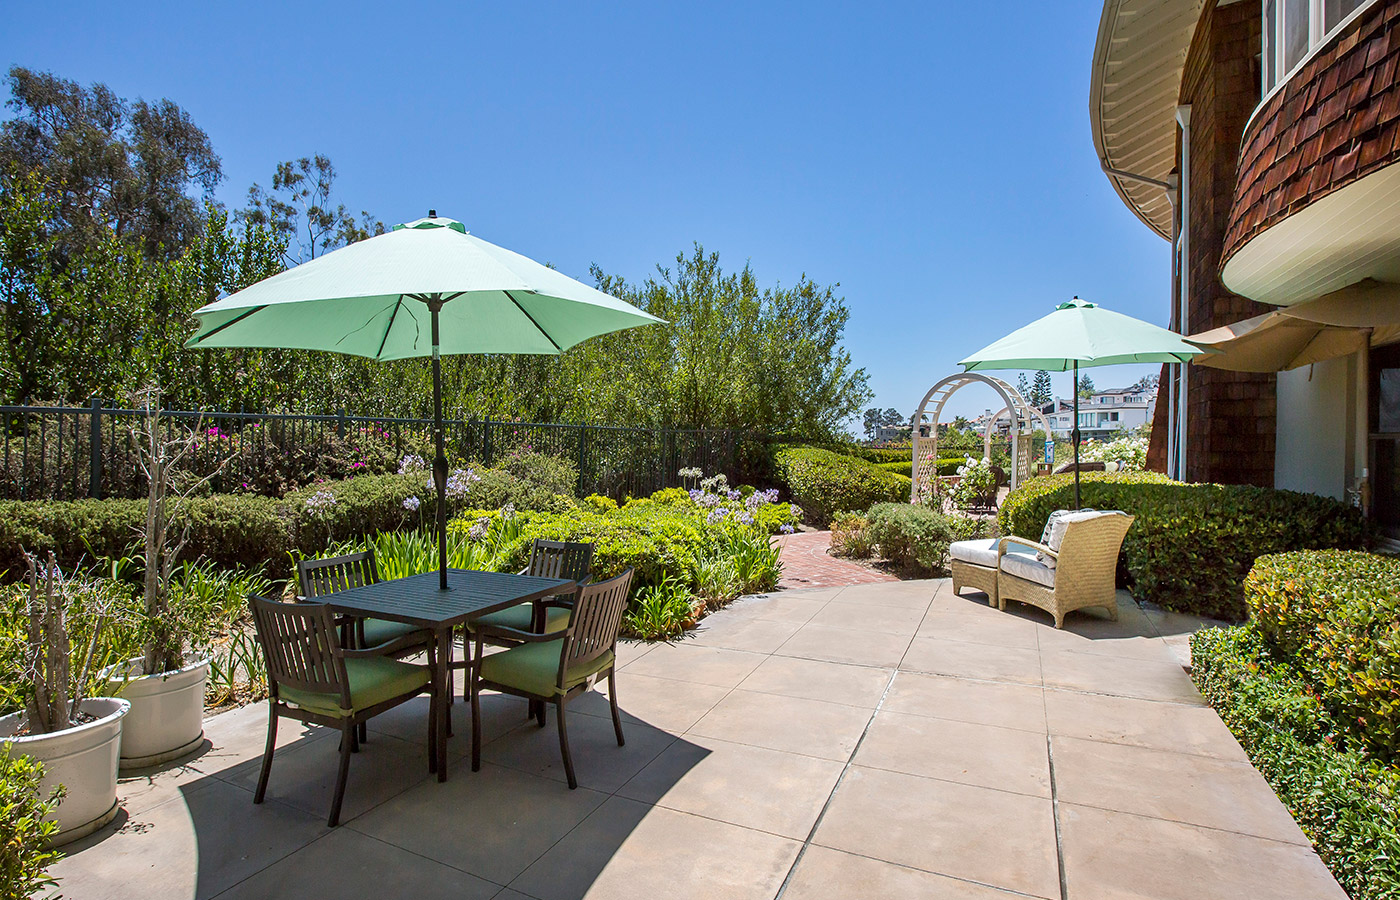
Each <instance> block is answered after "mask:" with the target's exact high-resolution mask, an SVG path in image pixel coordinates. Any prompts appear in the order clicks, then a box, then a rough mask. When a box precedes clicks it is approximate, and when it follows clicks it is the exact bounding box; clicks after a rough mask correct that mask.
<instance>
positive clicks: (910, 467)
mask: <svg viewBox="0 0 1400 900" xmlns="http://www.w3.org/2000/svg"><path fill="white" fill-rule="evenodd" d="M967 459H968V458H967V457H966V456H946V457H939V459H938V461H937V462H935V463H934V471H935V473H936V474H938V475H956V474H958V469H960V468H962V467H963V466H964V465H966V464H967ZM876 465H877V466H879V467H880V468H882V469H885V470H887V471H890V472H895V473H897V474H900V475H903V476H904V477H905V478H913V477H914V474H913V473H914V464H913V463H912V462H910V461H909V460H907V459H906V460H904V461H903V462H888V463H876Z"/></svg>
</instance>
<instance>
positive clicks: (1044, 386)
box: [1031, 369, 1055, 406]
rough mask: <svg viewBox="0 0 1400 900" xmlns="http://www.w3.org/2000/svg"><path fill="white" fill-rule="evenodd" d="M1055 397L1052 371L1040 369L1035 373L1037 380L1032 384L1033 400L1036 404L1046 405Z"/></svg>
mask: <svg viewBox="0 0 1400 900" xmlns="http://www.w3.org/2000/svg"><path fill="white" fill-rule="evenodd" d="M1054 399H1055V392H1054V390H1053V389H1052V388H1051V386H1050V373H1049V372H1047V371H1045V370H1044V369H1040V370H1039V371H1037V372H1036V373H1035V381H1034V382H1032V384H1031V402H1032V403H1034V404H1035V405H1036V406H1044V405H1045V404H1047V403H1049V402H1050V401H1051V400H1054Z"/></svg>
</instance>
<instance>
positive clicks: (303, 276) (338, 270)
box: [185, 212, 661, 590]
mask: <svg viewBox="0 0 1400 900" xmlns="http://www.w3.org/2000/svg"><path fill="white" fill-rule="evenodd" d="M194 315H195V318H196V319H197V320H198V321H199V330H198V331H196V332H195V335H194V337H192V338H190V339H189V340H188V341H187V342H186V343H185V346H186V347H264V348H271V347H280V348H287V349H294V350H329V351H332V352H335V353H346V354H351V355H354V356H366V357H369V358H371V359H377V360H391V359H407V358H410V357H419V356H431V357H432V359H433V438H434V444H435V447H436V455H435V457H434V459H433V481H434V482H435V484H436V487H437V528H438V571H439V578H438V586H439V587H440V588H441V589H443V590H447V454H446V451H445V449H444V446H443V428H442V367H441V363H440V361H439V357H440V355H441V354H444V353H449V354H459V353H522V354H557V353H560V352H561V351H563V350H566V349H568V348H569V347H572V346H573V345H574V344H577V343H579V342H580V341H583V340H587V339H588V338H590V337H594V336H596V335H600V334H606V333H607V332H611V331H619V330H622V329H624V328H632V327H635V326H638V325H648V324H651V323H653V322H660V321H661V320H660V319H658V318H656V317H655V316H652V315H649V314H647V313H645V312H642V311H641V310H640V309H637V308H636V307H634V306H632V305H631V304H628V303H624V302H623V301H621V300H618V299H617V298H616V297H611V296H609V295H607V294H604V293H603V292H602V291H598V290H595V289H593V288H591V287H588V286H587V285H585V284H581V283H580V282H577V281H575V280H574V279H572V278H569V277H568V276H566V275H563V274H561V273H559V272H557V271H555V270H554V269H550V268H548V267H547V266H542V265H540V264H539V263H537V262H535V261H534V260H532V259H528V258H526V257H524V256H521V255H520V254H518V253H512V252H511V251H509V250H505V249H503V248H501V247H497V246H496V245H495V244H490V243H487V242H486V241H483V240H482V239H481V238H478V237H475V236H473V235H471V234H468V233H467V229H466V228H465V227H463V226H462V223H461V222H457V221H455V220H453V219H447V218H439V217H438V216H437V214H436V212H430V213H429V214H428V218H426V219H419V220H418V221H416V222H410V223H408V224H406V225H397V226H395V227H394V230H393V231H391V232H389V233H387V234H382V235H378V236H376V237H372V238H369V239H367V240H363V241H359V242H357V243H354V244H350V245H349V246H347V247H342V248H340V249H339V250H336V251H334V252H332V253H327V254H326V255H325V256H322V257H321V258H319V259H315V260H312V261H311V262H308V263H304V264H302V265H299V266H297V267H296V268H293V269H288V270H287V271H285V272H280V273H278V274H276V275H273V276H272V277H270V278H265V279H263V280H262V281H260V282H258V283H257V284H254V285H252V286H251V287H247V288H244V289H243V290H241V291H239V292H237V293H235V294H231V295H229V296H228V297H225V298H224V299H222V300H219V301H217V302H214V303H210V304H209V305H208V306H205V307H203V308H201V309H199V310H196V311H195V314H194Z"/></svg>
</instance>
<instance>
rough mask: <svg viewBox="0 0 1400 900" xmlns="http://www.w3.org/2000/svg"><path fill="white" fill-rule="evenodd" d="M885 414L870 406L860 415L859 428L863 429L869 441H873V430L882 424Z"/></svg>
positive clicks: (876, 407)
mask: <svg viewBox="0 0 1400 900" xmlns="http://www.w3.org/2000/svg"><path fill="white" fill-rule="evenodd" d="M884 418H885V414H884V412H883V411H882V410H881V409H880V408H879V407H878V406H872V407H870V409H867V410H866V411H865V413H864V414H862V415H861V419H860V422H861V427H862V428H864V429H865V436H866V438H867V439H869V440H874V439H875V429H877V428H879V427H880V426H881V425H882V424H884Z"/></svg>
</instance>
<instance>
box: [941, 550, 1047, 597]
mask: <svg viewBox="0 0 1400 900" xmlns="http://www.w3.org/2000/svg"><path fill="white" fill-rule="evenodd" d="M1013 540H1014V539H1013ZM997 543H998V541H997V539H996V538H983V539H980V540H975V541H954V542H953V543H951V544H949V545H948V568H949V569H951V570H952V573H953V595H954V596H961V594H962V590H963V588H972V589H973V590H976V591H982V592H983V593H985V594H986V595H987V605H988V606H997V605H998V602H997ZM1006 552H1008V553H1016V552H1020V553H1029V554H1031V555H1034V554H1035V550H1034V549H1032V548H1031V546H1029V542H1028V543H1027V544H1015V543H1013V544H1012V545H1010V546H1009V547H1008V549H1007V551H1006Z"/></svg>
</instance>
